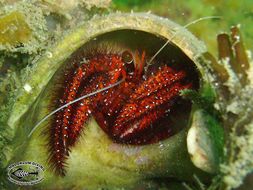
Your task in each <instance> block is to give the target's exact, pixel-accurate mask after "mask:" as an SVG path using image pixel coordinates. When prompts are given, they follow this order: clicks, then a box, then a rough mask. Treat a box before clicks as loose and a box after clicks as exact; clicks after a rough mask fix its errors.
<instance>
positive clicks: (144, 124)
mask: <svg viewBox="0 0 253 190" xmlns="http://www.w3.org/2000/svg"><path fill="white" fill-rule="evenodd" d="M93 46H94V45H93ZM95 46H96V47H91V48H85V49H81V50H79V51H78V52H77V53H76V54H75V55H73V56H72V58H71V59H70V60H68V62H70V64H68V65H70V66H68V68H67V69H65V70H64V71H63V72H64V77H63V79H61V80H62V81H63V82H62V85H61V86H62V87H61V89H60V91H59V92H60V93H59V96H58V97H60V98H59V99H58V100H57V101H55V104H56V105H55V106H56V107H61V106H62V105H64V104H67V103H69V102H71V101H73V100H75V99H77V98H79V97H82V96H84V95H86V94H90V93H93V92H94V91H95V92H96V91H98V90H101V89H103V88H105V87H107V86H109V85H112V84H115V83H116V82H119V81H121V82H120V84H119V85H117V86H114V87H112V88H109V89H107V90H105V91H101V92H99V93H96V94H94V95H92V96H90V97H87V98H84V99H82V100H80V101H78V102H76V103H74V104H71V105H68V106H66V107H65V108H64V109H62V110H60V111H59V112H57V113H56V114H55V116H54V119H53V121H52V124H51V127H50V130H49V131H50V132H49V133H50V135H49V147H50V154H51V155H50V162H51V164H52V166H53V168H54V169H55V171H56V173H59V174H60V175H64V172H65V171H64V164H65V163H64V161H65V158H66V156H67V155H68V152H69V151H70V148H71V147H72V146H73V145H74V144H75V143H76V141H77V140H78V138H79V135H80V132H81V130H85V124H86V123H87V121H88V120H89V118H90V117H91V116H93V117H94V118H95V120H96V122H97V123H98V124H99V126H100V127H101V128H102V129H103V131H104V132H105V133H106V134H107V135H108V136H109V137H110V138H111V139H112V140H113V141H114V142H116V143H124V144H134V145H144V144H150V143H155V142H158V141H160V140H162V139H165V138H167V137H169V136H171V135H173V134H174V133H175V131H176V130H178V129H175V124H174V121H173V119H172V118H173V115H175V114H174V113H175V112H178V107H180V109H186V110H188V109H190V102H187V101H185V100H183V99H182V98H181V97H180V91H181V90H184V89H191V88H197V86H198V82H197V81H194V80H193V79H192V77H191V76H192V73H193V72H194V71H193V70H192V67H185V65H187V64H186V63H180V64H179V63H173V62H169V61H166V60H162V59H161V60H155V61H154V62H152V64H150V63H148V61H149V59H148V57H147V55H146V52H145V50H143V51H138V50H134V51H132V50H130V49H125V48H122V49H121V48H120V50H116V49H114V48H108V45H101V44H100V45H99V44H96V45H95ZM183 68H184V69H183ZM187 68H188V69H187ZM193 78H194V77H193ZM175 105H177V106H175ZM177 128H178V127H177ZM179 128H180V127H179Z"/></svg>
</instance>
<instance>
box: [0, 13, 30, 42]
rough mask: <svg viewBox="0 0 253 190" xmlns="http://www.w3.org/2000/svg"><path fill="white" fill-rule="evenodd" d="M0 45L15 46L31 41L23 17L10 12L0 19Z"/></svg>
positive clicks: (28, 29)
mask: <svg viewBox="0 0 253 190" xmlns="http://www.w3.org/2000/svg"><path fill="white" fill-rule="evenodd" d="M0 31H1V33H0V44H4V45H6V44H9V45H11V46H17V45H19V44H21V43H26V42H27V41H28V40H29V39H31V33H32V31H31V29H30V28H29V26H28V24H27V23H26V21H25V18H24V15H22V14H21V13H19V12H12V13H10V14H8V15H6V16H3V17H1V18H0Z"/></svg>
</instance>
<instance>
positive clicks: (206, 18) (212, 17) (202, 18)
mask: <svg viewBox="0 0 253 190" xmlns="http://www.w3.org/2000/svg"><path fill="white" fill-rule="evenodd" d="M221 18H222V17H221V16H206V17H201V18H199V19H196V20H194V21H192V22H189V23H188V24H186V25H184V26H183V28H188V27H189V26H191V25H193V24H196V23H198V22H200V21H203V20H209V19H221ZM179 31H180V30H177V31H176V32H175V33H174V34H173V35H172V36H171V38H170V39H168V40H167V41H166V42H165V44H164V45H163V46H162V47H161V48H160V49H159V50H158V51H157V52H156V53H155V55H153V57H151V59H150V60H149V61H148V63H147V65H148V66H149V65H150V64H151V63H152V61H153V60H154V59H155V58H156V56H157V55H158V54H159V53H160V52H161V51H162V50H163V49H164V48H165V47H166V46H167V45H168V44H169V43H170V41H171V40H172V39H174V38H175V37H176V35H177V33H178V32H179Z"/></svg>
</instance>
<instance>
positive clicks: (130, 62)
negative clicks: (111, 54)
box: [122, 50, 135, 75]
mask: <svg viewBox="0 0 253 190" xmlns="http://www.w3.org/2000/svg"><path fill="white" fill-rule="evenodd" d="M122 61H123V62H124V65H125V68H126V72H127V74H129V75H134V71H135V65H134V56H133V54H132V53H131V52H130V51H129V50H125V51H124V52H123V53H122Z"/></svg>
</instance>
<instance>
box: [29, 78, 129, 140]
mask: <svg viewBox="0 0 253 190" xmlns="http://www.w3.org/2000/svg"><path fill="white" fill-rule="evenodd" d="M124 80H125V79H124V78H123V79H121V80H120V81H118V82H116V83H113V84H111V85H109V86H107V87H105V88H101V89H99V90H97V91H95V92H92V93H89V94H85V95H83V96H81V97H79V98H77V99H75V100H73V101H71V102H69V103H67V104H64V105H63V106H61V107H59V108H57V109H55V110H54V111H52V112H50V113H49V114H47V115H46V116H44V117H43V118H42V119H41V120H40V121H39V122H38V123H37V124H36V125H35V126H34V127H33V129H32V130H31V131H30V133H29V135H28V138H30V137H31V135H32V134H33V133H34V131H35V130H36V129H37V128H38V127H39V126H40V124H41V123H43V122H44V121H46V120H47V119H48V118H49V117H51V116H52V115H54V114H55V113H56V112H58V111H60V110H61V109H63V108H65V107H67V106H69V105H71V104H74V103H75V102H78V101H80V100H82V99H85V98H88V97H90V96H93V95H95V94H98V93H100V92H103V91H105V90H108V89H110V88H113V87H114V86H117V85H119V84H120V83H122V82H123V81H124Z"/></svg>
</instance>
